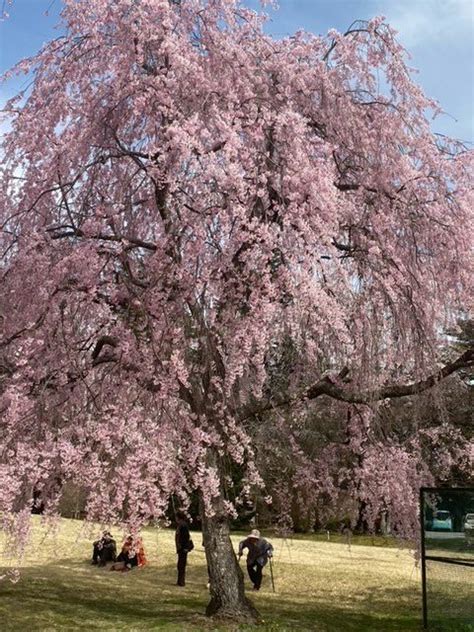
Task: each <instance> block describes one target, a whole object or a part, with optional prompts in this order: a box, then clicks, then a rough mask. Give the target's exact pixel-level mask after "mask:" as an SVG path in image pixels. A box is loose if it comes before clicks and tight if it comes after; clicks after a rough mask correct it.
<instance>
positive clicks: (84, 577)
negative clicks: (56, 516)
mask: <svg viewBox="0 0 474 632" xmlns="http://www.w3.org/2000/svg"><path fill="white" fill-rule="evenodd" d="M114 533H115V535H116V536H117V538H118V536H119V535H120V534H119V532H118V530H115V532H114ZM86 535H87V537H86ZM93 535H95V534H91V533H88V534H85V533H84V530H83V524H82V523H81V522H79V521H74V520H63V521H62V522H61V528H60V530H59V533H58V534H57V535H56V536H55V537H53V536H49V537H47V538H45V529H44V528H43V527H42V526H41V525H40V521H39V519H37V518H36V517H35V526H34V529H33V541H32V544H31V546H30V547H29V549H28V551H27V555H26V556H25V559H24V560H23V561H22V569H21V578H20V580H19V581H18V582H17V583H15V584H13V583H11V582H9V581H5V580H4V581H2V582H0V622H1V623H0V629H2V630H3V631H10V630H25V631H26V630H38V631H42V632H43V631H48V630H109V631H121V630H122V631H124V630H127V631H134V630H160V631H161V630H163V631H166V632H187V631H188V630H189V631H199V630H201V631H203V632H204V631H206V632H208V631H215V632H217V631H224V630H239V631H244V630H248V629H250V628H248V627H246V626H240V627H236V626H234V627H232V626H231V625H223V624H221V625H218V624H216V623H215V622H213V621H211V620H209V619H207V618H206V617H205V616H204V614H203V613H204V609H205V606H206V603H207V600H208V592H207V589H206V581H207V576H206V566H205V557H204V552H203V550H202V548H201V546H200V544H201V538H200V534H196V535H195V537H194V543H195V545H196V549H195V550H194V551H193V552H192V553H191V554H190V556H189V562H190V563H189V566H188V573H187V585H186V587H185V588H184V589H182V588H178V587H176V586H175V585H174V583H175V581H176V572H175V563H176V559H175V557H176V556H175V554H174V546H173V532H172V531H170V530H156V529H147V530H146V531H145V533H144V541H145V546H146V551H147V555H148V558H149V561H150V563H149V565H148V566H147V567H145V568H143V569H136V570H134V571H132V572H130V573H126V574H122V573H112V572H110V571H108V570H104V569H98V568H97V567H95V566H91V565H90V563H89V558H90V551H91V547H90V541H91V540H92V538H93ZM118 539H119V538H118ZM233 539H234V541H235V542H238V540H239V539H240V536H235V535H234V536H233ZM272 541H273V544H274V545H275V557H274V572H275V582H276V593H275V594H274V593H272V591H271V586H270V581H269V577H268V568H267V569H266V571H265V572H266V577H265V580H264V585H263V588H262V590H261V591H260V592H259V593H257V594H253V593H252V594H251V596H252V599H253V600H254V602H255V604H256V605H257V607H258V609H259V610H260V612H261V614H262V617H263V619H264V623H263V624H262V625H261V626H260V627H259V628H258V629H259V630H262V632H297V631H300V630H301V631H308V632H309V631H311V632H338V631H340V632H351V631H354V632H355V631H357V632H359V631H360V632H391V631H405V630H420V629H421V626H420V592H419V584H420V577H419V571H418V570H417V569H415V568H414V564H413V559H412V558H411V556H410V554H409V553H408V551H406V550H399V549H397V548H394V547H387V548H384V547H382V546H367V545H363V544H360V545H358V546H352V547H351V548H349V547H348V546H347V545H344V544H340V543H337V542H329V543H328V542H327V541H320V540H318V539H317V538H314V537H313V538H311V539H306V540H305V539H300V538H299V537H298V538H293V539H291V540H282V539H278V538H272ZM247 585H248V584H247ZM455 588H456V587H455ZM457 589H459V587H457ZM458 592H459V590H458ZM460 626H461V627H460ZM443 629H444V628H443ZM471 629H472V628H471ZM452 630H457V631H458V632H461V631H462V630H466V631H467V630H469V627H468V626H464V627H462V625H461V624H459V625H458V627H455V628H452Z"/></svg>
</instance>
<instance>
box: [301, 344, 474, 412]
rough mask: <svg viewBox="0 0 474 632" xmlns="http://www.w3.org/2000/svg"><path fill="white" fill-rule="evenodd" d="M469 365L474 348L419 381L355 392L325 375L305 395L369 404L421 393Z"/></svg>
mask: <svg viewBox="0 0 474 632" xmlns="http://www.w3.org/2000/svg"><path fill="white" fill-rule="evenodd" d="M469 366H474V349H468V350H467V351H465V352H464V353H463V354H462V355H461V356H459V357H458V358H457V359H456V360H454V361H453V362H449V363H448V364H446V365H445V366H443V367H442V368H441V369H440V370H439V371H437V372H436V373H433V374H432V375H430V376H428V377H427V378H425V379H423V380H418V381H417V382H411V383H409V384H389V385H386V386H382V387H381V388H379V389H375V390H371V391H362V392H354V391H350V390H348V389H346V388H345V387H344V386H340V385H339V384H337V383H335V382H334V381H332V380H331V378H329V377H325V378H323V379H322V380H320V381H319V382H317V383H316V384H314V385H313V386H312V387H311V388H309V389H308V390H307V392H306V396H305V397H306V398H307V399H316V398H317V397H319V396H320V395H328V396H329V397H332V398H333V399H338V400H340V401H343V402H349V403H351V404H368V403H370V402H376V401H380V400H382V399H395V398H397V397H407V396H409V395H418V394H419V393H423V392H424V391H427V390H429V389H430V388H432V387H433V386H435V385H436V384H438V382H441V381H442V380H444V379H445V378H447V377H448V376H449V375H452V374H453V373H455V372H456V371H459V369H463V368H466V367H469ZM343 370H344V369H343ZM341 373H342V372H341ZM338 378H339V379H338V380H337V382H339V381H340V380H341V374H339V376H338Z"/></svg>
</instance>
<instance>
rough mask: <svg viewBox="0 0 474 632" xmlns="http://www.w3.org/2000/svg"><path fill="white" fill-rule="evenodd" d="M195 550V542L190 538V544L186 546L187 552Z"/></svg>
mask: <svg viewBox="0 0 474 632" xmlns="http://www.w3.org/2000/svg"><path fill="white" fill-rule="evenodd" d="M193 549H194V542H193V541H192V540H191V538H189V542H188V543H187V545H186V551H187V552H188V553H189V552H190V551H192V550H193Z"/></svg>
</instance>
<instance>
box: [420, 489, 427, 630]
mask: <svg viewBox="0 0 474 632" xmlns="http://www.w3.org/2000/svg"><path fill="white" fill-rule="evenodd" d="M424 499H425V495H424V489H423V487H420V528H421V593H422V601H423V629H424V630H427V629H428V604H427V599H426V558H425V556H426V551H425V506H424Z"/></svg>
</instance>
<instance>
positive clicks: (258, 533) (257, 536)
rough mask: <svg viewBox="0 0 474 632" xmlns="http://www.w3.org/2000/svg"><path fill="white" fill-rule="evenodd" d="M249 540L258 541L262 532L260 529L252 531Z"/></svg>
mask: <svg viewBox="0 0 474 632" xmlns="http://www.w3.org/2000/svg"><path fill="white" fill-rule="evenodd" d="M247 537H248V538H257V540H258V539H259V538H260V531H259V530H258V529H252V531H251V532H250V533H249V535H248V536H247Z"/></svg>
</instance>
